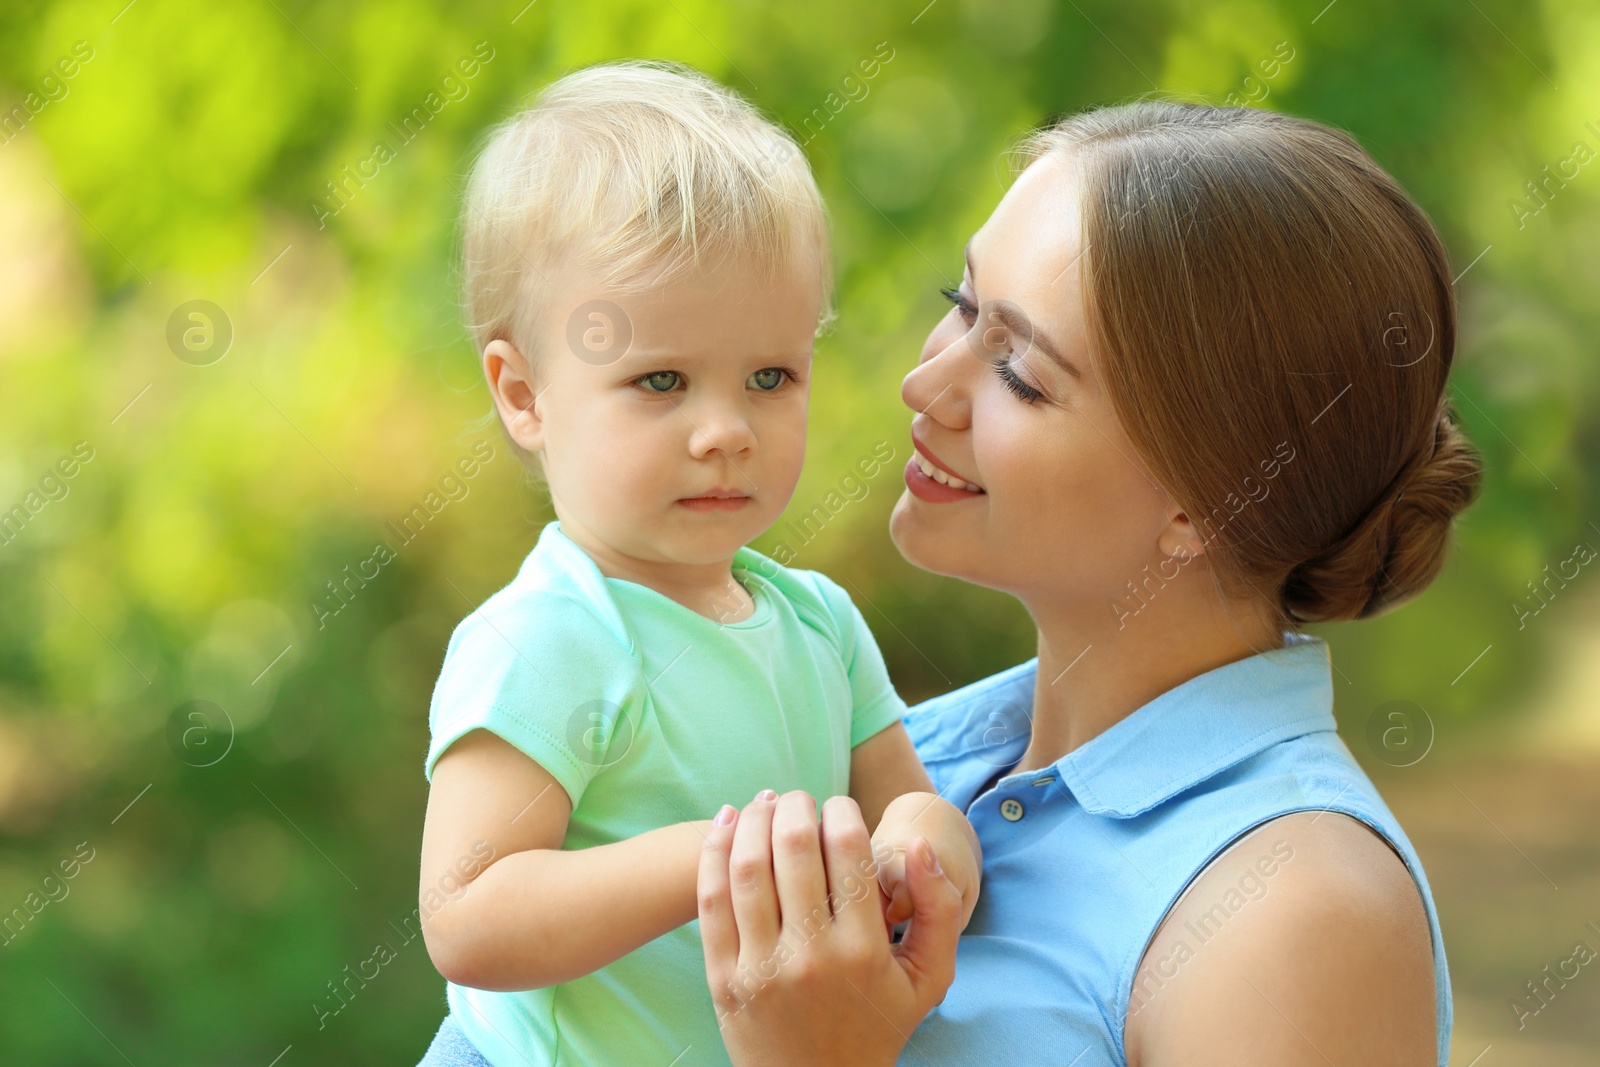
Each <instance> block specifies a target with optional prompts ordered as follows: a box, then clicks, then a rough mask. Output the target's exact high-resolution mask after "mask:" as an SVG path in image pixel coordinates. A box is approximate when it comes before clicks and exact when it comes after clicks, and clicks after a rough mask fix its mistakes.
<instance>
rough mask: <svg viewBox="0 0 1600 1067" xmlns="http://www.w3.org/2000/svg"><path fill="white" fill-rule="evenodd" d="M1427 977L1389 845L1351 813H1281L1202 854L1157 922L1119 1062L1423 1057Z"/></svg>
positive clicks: (1429, 1047) (1430, 1050)
mask: <svg viewBox="0 0 1600 1067" xmlns="http://www.w3.org/2000/svg"><path fill="white" fill-rule="evenodd" d="M1434 981H1435V970H1434V960H1433V942H1432V935H1431V928H1430V923H1429V919H1428V913H1427V909H1426V907H1425V903H1424V900H1423V898H1422V896H1421V891H1420V890H1419V886H1418V883H1417V882H1416V880H1415V879H1414V878H1413V877H1412V875H1411V872H1410V870H1409V868H1408V866H1407V863H1406V862H1405V861H1404V860H1403V859H1402V857H1401V855H1400V854H1399V852H1398V851H1397V850H1396V849H1395V848H1394V847H1393V846H1392V845H1391V844H1390V843H1389V842H1388V840H1387V839H1386V838H1385V837H1383V836H1381V835H1380V833H1379V832H1378V831H1377V830H1375V829H1374V828H1373V827H1372V826H1371V825H1369V824H1368V823H1366V822H1363V821H1361V820H1359V819H1357V818H1355V817H1353V816H1349V815H1345V814H1342V813H1339V812H1337V811H1328V810H1318V811H1299V812H1295V813H1292V814H1287V815H1283V816H1280V817H1277V818H1275V819H1272V820H1270V821H1269V822H1266V823H1264V824H1262V825H1261V826H1259V827H1257V828H1256V829H1255V830H1253V831H1252V832H1251V833H1249V834H1247V835H1245V836H1244V837H1242V838H1241V839H1240V840H1239V841H1238V842H1237V843H1235V844H1234V845H1232V846H1231V847H1229V848H1228V849H1227V850H1226V851H1224V852H1223V853H1222V854H1220V855H1219V856H1218V857H1217V858H1216V859H1214V860H1213V861H1212V862H1211V863H1210V864H1208V865H1207V866H1206V868H1205V869H1204V870H1203V871H1202V872H1201V873H1200V874H1199V875H1198V876H1197V877H1196V878H1195V879H1194V881H1193V882H1192V883H1191V884H1190V886H1189V888H1188V889H1187V890H1185V892H1184V894H1183V895H1182V896H1181V897H1180V898H1179V900H1178V902H1177V903H1176V904H1174V905H1173V907H1172V909H1171V911H1170V912H1168V914H1167V917H1166V919H1165V920H1164V921H1163V922H1162V924H1161V925H1160V927H1158V929H1157V932H1156V935H1155V937H1154V938H1152V939H1151V941H1150V944H1149V946H1148V948H1147V949H1146V951H1145V954H1144V958H1143V960H1142V961H1141V963H1140V967H1139V972H1138V977H1137V978H1136V981H1135V989H1136V990H1141V991H1142V993H1140V995H1137V996H1135V997H1134V998H1133V999H1132V1000H1131V1001H1130V1009H1129V1012H1128V1021H1127V1025H1126V1032H1125V1040H1126V1047H1127V1053H1128V1062H1129V1064H1131V1065H1134V1067H1161V1065H1163V1064H1168V1063H1184V1064H1196V1063H1201V1064H1203V1063H1207V1062H1210V1061H1209V1060H1205V1059H1201V1060H1196V1059H1195V1056H1196V1055H1197V1054H1199V1055H1202V1056H1211V1055H1217V1056H1219V1057H1220V1058H1218V1059H1217V1061H1216V1062H1218V1063H1221V1062H1224V1060H1225V1061H1226V1062H1228V1063H1241V1062H1243V1063H1257V1062H1259V1063H1262V1064H1266V1063H1274V1064H1284V1063H1291V1064H1292V1063H1302V1062H1303V1063H1323V1062H1327V1061H1329V1060H1331V1061H1332V1062H1336V1063H1340V1062H1360V1063H1368V1064H1389V1063H1392V1064H1417V1063H1431V1062H1434V1059H1435V1056H1436V1040H1437V1038H1436V1026H1437V1020H1436V1012H1435V1007H1436V1004H1435V990H1434ZM1355 1018H1368V1019H1380V1020H1382V1025H1379V1026H1359V1027H1358V1026H1351V1025H1350V1021H1351V1020H1352V1019H1355ZM1241 1033H1249V1034H1251V1035H1252V1038H1251V1041H1250V1042H1248V1043H1247V1044H1241V1043H1240V1042H1238V1041H1237V1035H1239V1034H1241ZM1204 1050H1214V1051H1204ZM1245 1052H1248V1055H1249V1056H1250V1057H1252V1058H1249V1059H1245V1060H1240V1059H1239V1056H1240V1054H1241V1053H1245Z"/></svg>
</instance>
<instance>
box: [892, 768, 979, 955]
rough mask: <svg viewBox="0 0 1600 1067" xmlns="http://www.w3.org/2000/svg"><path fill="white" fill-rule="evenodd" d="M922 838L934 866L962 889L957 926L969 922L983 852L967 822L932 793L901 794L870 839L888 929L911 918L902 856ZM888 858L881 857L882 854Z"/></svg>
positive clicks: (953, 806)
mask: <svg viewBox="0 0 1600 1067" xmlns="http://www.w3.org/2000/svg"><path fill="white" fill-rule="evenodd" d="M918 837H925V838H927V839H928V843H929V844H930V845H932V846H933V853H934V855H935V856H937V857H938V860H939V866H940V867H942V868H944V872H945V874H946V875H947V876H948V877H949V879H950V881H951V882H952V883H953V884H954V885H955V887H956V888H957V889H959V890H960V891H961V928H962V929H965V928H966V925H967V921H968V920H969V919H971V918H972V909H973V907H974V906H976V905H977V903H978V885H979V882H980V881H981V880H982V875H983V853H982V850H981V848H980V847H979V845H978V835H977V834H976V833H974V832H973V829H972V824H971V823H969V822H968V821H967V817H966V816H965V815H963V814H962V813H961V809H959V808H957V807H956V806H955V805H954V804H952V803H950V802H949V801H948V800H945V799H944V798H943V797H940V796H938V795H936V794H933V793H906V794H904V795H903V796H900V797H898V798H896V799H895V800H894V802H893V803H891V804H890V805H889V806H888V807H887V808H886V809H884V813H883V819H882V820H881V821H880V822H879V823H878V829H877V831H876V832H875V833H873V835H872V853H873V855H874V856H877V857H879V862H878V888H879V891H880V892H879V902H880V903H881V904H882V906H883V917H884V921H885V922H886V923H888V924H889V925H890V926H893V925H894V924H896V923H900V922H904V921H905V920H906V919H909V918H911V897H910V895H909V894H908V893H907V892H906V888H905V876H906V854H907V849H909V848H910V846H911V842H912V841H913V840H914V839H915V838H918ZM890 850H892V851H893V854H892V855H890V856H887V857H885V855H884V854H885V853H886V852H889V851H890Z"/></svg>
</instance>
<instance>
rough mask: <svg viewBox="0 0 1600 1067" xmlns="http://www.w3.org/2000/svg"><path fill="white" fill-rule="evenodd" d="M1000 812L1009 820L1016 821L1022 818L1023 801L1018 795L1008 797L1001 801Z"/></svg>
mask: <svg viewBox="0 0 1600 1067" xmlns="http://www.w3.org/2000/svg"><path fill="white" fill-rule="evenodd" d="M1000 814H1001V815H1004V816H1005V817H1006V820H1007V821H1008V822H1016V821H1017V820H1018V819H1020V818H1022V801H1020V800H1018V799H1017V798H1016V797H1006V798H1005V799H1004V800H1002V801H1001V802H1000Z"/></svg>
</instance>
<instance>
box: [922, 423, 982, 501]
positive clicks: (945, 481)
mask: <svg viewBox="0 0 1600 1067" xmlns="http://www.w3.org/2000/svg"><path fill="white" fill-rule="evenodd" d="M911 445H912V449H913V451H912V454H911V459H910V460H909V461H907V463H906V470H905V478H906V488H907V489H910V490H911V492H912V495H914V496H916V497H918V498H920V499H922V500H927V501H929V502H931V503H945V502H947V501H953V500H968V499H971V498H972V497H975V496H983V495H985V492H984V489H983V488H982V487H981V486H979V485H975V484H974V483H972V482H969V481H966V480H965V479H963V478H962V477H960V476H959V475H957V474H956V473H955V472H954V471H952V470H950V468H949V467H948V466H946V465H945V464H944V463H943V462H942V461H940V460H939V459H937V458H936V457H935V456H934V455H933V453H932V452H929V451H928V450H927V448H925V447H924V446H923V444H922V442H921V441H918V440H917V439H916V437H912V438H911Z"/></svg>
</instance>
